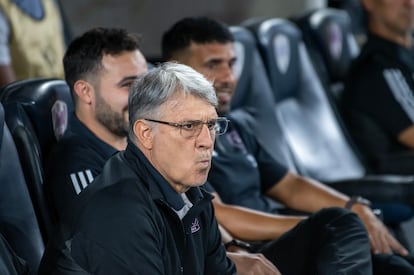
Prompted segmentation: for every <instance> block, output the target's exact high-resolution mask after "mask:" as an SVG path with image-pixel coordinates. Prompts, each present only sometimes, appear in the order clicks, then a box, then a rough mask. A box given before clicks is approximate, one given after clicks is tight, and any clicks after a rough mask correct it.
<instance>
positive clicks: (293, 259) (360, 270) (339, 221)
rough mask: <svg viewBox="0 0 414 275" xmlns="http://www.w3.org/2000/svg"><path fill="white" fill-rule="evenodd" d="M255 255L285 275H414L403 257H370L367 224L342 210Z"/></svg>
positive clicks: (314, 219)
mask: <svg viewBox="0 0 414 275" xmlns="http://www.w3.org/2000/svg"><path fill="white" fill-rule="evenodd" d="M256 252H260V253H263V254H264V255H265V256H266V258H268V259H269V260H270V261H271V262H273V264H274V265H275V266H277V268H278V269H279V270H280V272H281V273H282V274H284V275H290V274H292V275H302V274H309V275H315V274H318V275H323V274H329V275H334V274H341V275H344V274H352V275H358V274H361V275H369V274H375V275H380V274H381V275H382V274H384V275H385V274H392V275H397V274H398V275H405V274H407V275H408V274H414V273H412V272H413V269H412V266H411V265H410V264H409V263H408V262H407V261H405V260H404V259H402V258H401V257H398V256H395V255H373V256H372V258H371V252H370V245H369V240H368V235H367V233H366V230H365V227H364V225H363V224H362V222H361V220H360V219H359V218H358V216H357V215H356V214H354V213H352V212H350V211H348V210H345V209H343V208H327V209H323V210H321V211H319V212H317V213H315V214H313V215H311V216H309V218H308V219H306V220H304V221H302V222H301V223H299V224H298V225H297V226H296V227H294V228H293V229H292V230H290V231H289V232H287V233H285V234H283V235H282V236H281V237H280V238H279V239H277V240H274V241H271V242H267V243H266V244H265V245H263V246H262V247H260V248H259V249H258V250H257V251H256ZM373 264H374V268H373ZM373 270H374V273H373Z"/></svg>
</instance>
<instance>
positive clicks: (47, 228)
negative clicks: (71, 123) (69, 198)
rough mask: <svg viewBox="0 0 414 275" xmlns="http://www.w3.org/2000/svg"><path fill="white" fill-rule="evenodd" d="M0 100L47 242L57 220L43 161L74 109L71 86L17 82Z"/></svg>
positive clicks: (1, 92)
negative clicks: (45, 186)
mask: <svg viewBox="0 0 414 275" xmlns="http://www.w3.org/2000/svg"><path fill="white" fill-rule="evenodd" d="M0 101H1V102H2V103H3V106H4V109H5V111H6V123H7V125H8V127H9V129H10V132H11V134H12V136H13V139H14V141H15V144H16V146H17V149H18V153H19V156H20V161H21V164H22V168H23V172H24V175H25V178H26V182H27V183H28V187H29V191H30V196H31V198H32V200H33V205H34V207H35V211H36V214H37V216H38V220H39V223H40V226H41V230H42V235H43V238H44V240H45V242H46V241H47V238H48V236H49V235H50V234H51V232H52V230H53V223H54V221H53V211H51V209H50V208H49V204H48V202H47V199H46V197H45V194H44V190H43V162H44V158H45V156H47V154H48V152H49V150H50V148H51V146H52V145H53V144H54V143H55V142H56V141H57V139H58V138H59V137H60V136H62V135H63V133H64V131H65V129H66V126H67V118H68V117H67V116H68V112H70V111H72V110H73V103H72V98H71V94H70V91H69V87H68V86H67V84H66V82H65V81H63V80H60V79H44V78H39V79H28V80H22V81H17V82H14V83H11V84H9V85H7V86H5V87H4V88H2V89H1V90H0Z"/></svg>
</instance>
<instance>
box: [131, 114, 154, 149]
mask: <svg viewBox="0 0 414 275" xmlns="http://www.w3.org/2000/svg"><path fill="white" fill-rule="evenodd" d="M134 135H135V138H136V140H137V142H138V143H140V144H142V146H144V147H145V148H146V149H148V150H151V149H152V144H153V143H152V138H153V129H152V128H151V126H150V125H149V124H148V123H146V122H145V121H144V120H142V119H139V120H137V121H135V123H134Z"/></svg>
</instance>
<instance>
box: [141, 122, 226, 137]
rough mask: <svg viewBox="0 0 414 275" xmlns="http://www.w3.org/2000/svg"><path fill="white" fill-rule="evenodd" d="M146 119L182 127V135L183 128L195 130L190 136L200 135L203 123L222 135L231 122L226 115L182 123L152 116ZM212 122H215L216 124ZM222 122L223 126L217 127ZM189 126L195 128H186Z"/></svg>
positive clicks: (216, 133)
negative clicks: (152, 117)
mask: <svg viewBox="0 0 414 275" xmlns="http://www.w3.org/2000/svg"><path fill="white" fill-rule="evenodd" d="M144 120H147V121H151V122H155V123H160V124H164V125H168V126H172V127H175V128H178V129H180V134H181V135H182V130H185V131H193V130H194V134H193V135H190V136H189V137H195V136H198V135H199V134H200V132H201V129H202V127H203V125H206V126H207V128H208V129H209V130H210V131H213V130H214V134H215V135H217V136H219V135H222V134H224V133H226V131H227V128H228V126H229V122H230V120H228V119H227V118H225V117H218V118H216V119H211V120H209V121H206V122H204V121H201V120H189V121H185V122H182V123H177V122H169V121H163V120H157V119H151V118H144ZM212 122H214V124H213V123H212ZM220 122H224V123H225V125H221V126H222V127H220V126H219V127H217V126H218V125H219V124H218V123H220ZM210 123H211V124H210ZM199 125H200V126H199ZM187 126H193V127H194V128H191V129H190V128H185V127H187ZM223 126H224V127H223ZM197 127H198V128H197ZM218 130H221V131H220V132H218Z"/></svg>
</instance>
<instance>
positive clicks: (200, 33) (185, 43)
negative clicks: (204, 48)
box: [161, 16, 234, 60]
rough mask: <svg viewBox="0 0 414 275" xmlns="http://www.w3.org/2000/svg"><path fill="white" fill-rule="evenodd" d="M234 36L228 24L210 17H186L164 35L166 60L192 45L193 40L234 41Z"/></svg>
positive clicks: (163, 53) (163, 55)
mask: <svg viewBox="0 0 414 275" xmlns="http://www.w3.org/2000/svg"><path fill="white" fill-rule="evenodd" d="M233 41H234V37H233V35H232V33H231V32H230V30H229V28H228V26H227V25H226V24H224V23H222V22H219V21H216V20H213V19H210V18H208V17H204V16H202V17H186V18H184V19H181V20H180V21H178V22H176V23H175V24H174V25H173V26H172V27H171V28H170V29H169V30H167V31H166V32H165V33H164V34H163V36H162V42H161V48H162V57H163V59H164V60H169V59H171V58H172V57H173V56H174V54H175V53H176V52H178V51H182V50H184V49H186V48H187V47H189V46H190V44H191V42H195V43H197V44H206V43H211V42H219V43H223V44H224V43H228V42H233Z"/></svg>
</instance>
